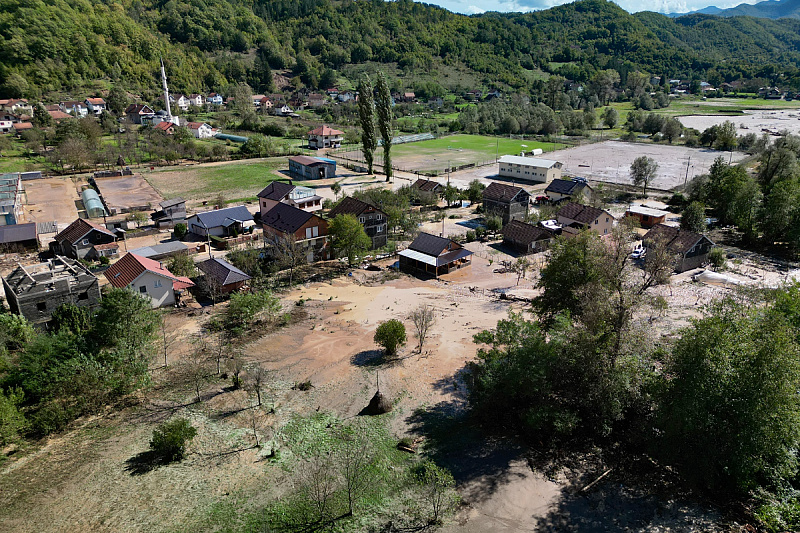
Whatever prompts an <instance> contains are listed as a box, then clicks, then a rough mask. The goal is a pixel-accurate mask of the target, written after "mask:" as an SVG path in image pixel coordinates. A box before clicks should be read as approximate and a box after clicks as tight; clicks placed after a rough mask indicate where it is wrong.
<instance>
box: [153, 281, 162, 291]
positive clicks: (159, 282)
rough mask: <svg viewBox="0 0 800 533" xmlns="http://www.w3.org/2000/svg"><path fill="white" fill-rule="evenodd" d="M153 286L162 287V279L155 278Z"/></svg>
mask: <svg viewBox="0 0 800 533" xmlns="http://www.w3.org/2000/svg"><path fill="white" fill-rule="evenodd" d="M153 288H154V289H160V288H161V280H160V279H157V280H155V281H154V282H153Z"/></svg>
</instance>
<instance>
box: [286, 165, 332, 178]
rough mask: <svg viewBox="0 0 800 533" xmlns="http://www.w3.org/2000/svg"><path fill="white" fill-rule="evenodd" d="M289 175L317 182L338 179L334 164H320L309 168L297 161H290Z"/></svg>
mask: <svg viewBox="0 0 800 533" xmlns="http://www.w3.org/2000/svg"><path fill="white" fill-rule="evenodd" d="M289 173H290V174H291V175H292V176H293V177H296V178H299V179H303V180H317V179H327V178H335V177H336V165H335V164H333V163H324V162H323V163H319V164H315V165H313V166H307V165H303V164H300V163H298V162H297V161H289Z"/></svg>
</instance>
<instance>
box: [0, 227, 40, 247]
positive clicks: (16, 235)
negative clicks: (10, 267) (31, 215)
mask: <svg viewBox="0 0 800 533" xmlns="http://www.w3.org/2000/svg"><path fill="white" fill-rule="evenodd" d="M31 240H33V241H35V240H36V222H30V223H28V224H9V225H7V226H0V244H9V243H13V242H22V241H31Z"/></svg>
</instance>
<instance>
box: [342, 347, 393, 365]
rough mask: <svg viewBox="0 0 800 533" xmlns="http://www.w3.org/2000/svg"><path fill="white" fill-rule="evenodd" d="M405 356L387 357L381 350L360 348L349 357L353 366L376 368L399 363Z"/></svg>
mask: <svg viewBox="0 0 800 533" xmlns="http://www.w3.org/2000/svg"><path fill="white" fill-rule="evenodd" d="M403 359H405V357H392V358H387V357H386V354H385V353H384V351H383V350H362V351H360V352H358V353H357V354H354V355H353V356H352V357H350V364H352V365H353V366H360V367H367V368H376V367H390V366H395V365H397V364H400V362H401V361H402V360H403Z"/></svg>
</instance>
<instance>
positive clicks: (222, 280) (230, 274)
mask: <svg viewBox="0 0 800 533" xmlns="http://www.w3.org/2000/svg"><path fill="white" fill-rule="evenodd" d="M197 268H199V269H200V271H201V272H203V273H204V274H205V275H206V277H207V278H208V279H209V280H210V281H212V282H213V283H214V284H215V285H216V286H218V287H219V288H220V291H221V292H222V293H223V294H227V293H229V292H233V291H235V290H238V289H240V288H241V287H242V286H243V285H244V284H245V282H246V281H248V280H249V279H250V276H248V275H247V274H245V273H244V272H242V271H241V270H239V269H238V268H236V267H235V266H233V265H232V264H230V263H228V262H227V261H225V260H224V259H222V258H219V257H213V258H211V259H207V260H205V261H203V262H201V263H197Z"/></svg>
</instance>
